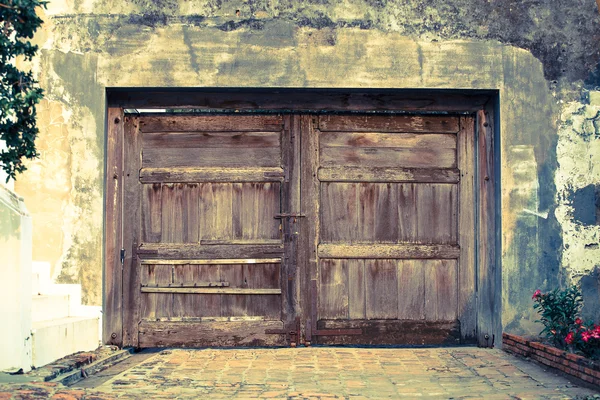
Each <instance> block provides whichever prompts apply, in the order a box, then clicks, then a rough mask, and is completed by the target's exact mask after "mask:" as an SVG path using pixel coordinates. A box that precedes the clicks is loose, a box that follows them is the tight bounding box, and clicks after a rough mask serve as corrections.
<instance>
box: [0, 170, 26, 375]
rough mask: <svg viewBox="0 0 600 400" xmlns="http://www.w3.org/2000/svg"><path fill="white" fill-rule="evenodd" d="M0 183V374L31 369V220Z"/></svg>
mask: <svg viewBox="0 0 600 400" xmlns="http://www.w3.org/2000/svg"><path fill="white" fill-rule="evenodd" d="M0 179H3V180H2V182H0V273H1V274H2V279H0V321H2V329H0V354H1V355H2V356H0V371H16V370H19V369H20V368H22V369H23V370H24V371H28V370H29V369H30V368H31V356H32V348H31V342H32V339H31V336H30V334H31V243H32V240H31V238H32V231H31V218H30V216H29V214H28V213H27V209H26V208H25V203H24V202H23V199H22V198H20V197H18V196H17V195H15V194H14V193H13V192H12V191H11V190H9V189H8V187H7V185H5V184H4V179H5V178H2V177H0Z"/></svg>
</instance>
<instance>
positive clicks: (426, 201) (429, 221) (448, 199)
mask: <svg viewBox="0 0 600 400" xmlns="http://www.w3.org/2000/svg"><path fill="white" fill-rule="evenodd" d="M416 189H417V194H416V204H417V207H416V208H417V236H416V239H417V241H418V242H419V243H438V244H447V243H457V241H458V238H457V235H458V232H457V230H458V228H457V213H458V190H457V187H456V185H448V184H430V183H426V184H418V185H416Z"/></svg>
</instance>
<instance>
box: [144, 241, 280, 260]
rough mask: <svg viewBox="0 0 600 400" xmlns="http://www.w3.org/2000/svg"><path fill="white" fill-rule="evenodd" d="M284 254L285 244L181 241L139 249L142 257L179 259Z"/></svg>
mask: <svg viewBox="0 0 600 400" xmlns="http://www.w3.org/2000/svg"><path fill="white" fill-rule="evenodd" d="M281 254H283V245H271V244H268V245H256V244H247V245H197V244H187V243H184V244H181V243H142V244H141V245H140V246H139V249H138V255H139V257H140V258H141V259H165V258H171V257H172V258H173V259H177V260H183V259H189V260H199V259H210V258H215V259H231V258H273V257H269V256H274V255H281Z"/></svg>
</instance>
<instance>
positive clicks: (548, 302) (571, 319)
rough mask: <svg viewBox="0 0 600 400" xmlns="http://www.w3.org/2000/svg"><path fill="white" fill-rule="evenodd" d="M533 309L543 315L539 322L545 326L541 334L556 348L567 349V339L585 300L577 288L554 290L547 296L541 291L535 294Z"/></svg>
mask: <svg viewBox="0 0 600 400" xmlns="http://www.w3.org/2000/svg"><path fill="white" fill-rule="evenodd" d="M533 300H534V301H535V304H534V305H533V308H535V309H536V310H537V312H538V313H540V315H541V317H542V318H541V319H540V320H539V322H541V323H542V324H544V329H543V330H542V332H541V333H540V334H541V335H543V336H545V337H546V338H547V339H549V340H551V341H552V342H553V343H554V345H555V346H557V347H560V348H565V346H566V343H565V337H566V336H567V334H568V333H569V332H570V330H571V327H572V326H573V325H574V324H575V319H576V318H577V316H578V315H579V312H580V311H581V306H582V305H583V300H582V298H581V292H580V291H579V289H578V288H577V287H576V286H571V287H569V288H567V289H565V290H559V289H554V290H553V291H551V292H548V293H546V294H543V293H541V292H540V291H539V290H538V291H536V292H535V293H534V294H533Z"/></svg>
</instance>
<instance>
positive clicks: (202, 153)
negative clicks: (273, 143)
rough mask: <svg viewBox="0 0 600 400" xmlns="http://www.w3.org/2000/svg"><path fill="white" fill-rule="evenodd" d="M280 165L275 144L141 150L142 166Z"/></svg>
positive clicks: (279, 154) (279, 157)
mask: <svg viewBox="0 0 600 400" xmlns="http://www.w3.org/2000/svg"><path fill="white" fill-rule="evenodd" d="M245 166H247V167H280V166H281V151H280V149H279V147H266V148H259V149H257V148H250V149H247V148H234V149H227V150H226V151H224V150H222V149H215V148H185V149H174V148H170V149H161V148H150V149H144V150H143V151H142V168H172V167H245Z"/></svg>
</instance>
